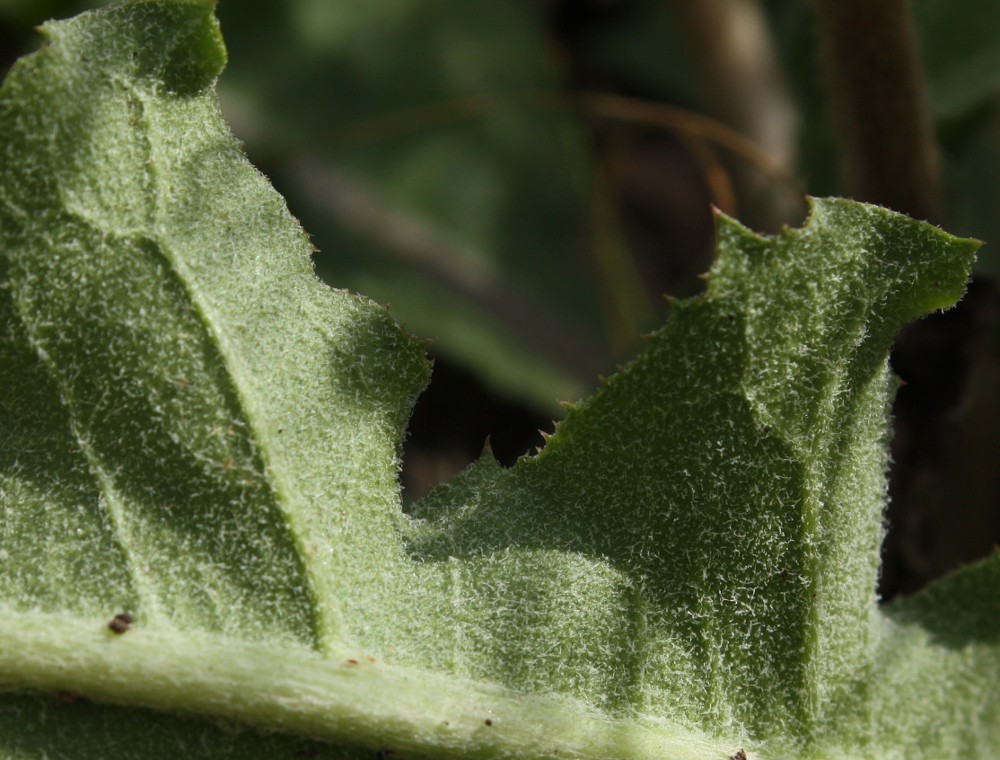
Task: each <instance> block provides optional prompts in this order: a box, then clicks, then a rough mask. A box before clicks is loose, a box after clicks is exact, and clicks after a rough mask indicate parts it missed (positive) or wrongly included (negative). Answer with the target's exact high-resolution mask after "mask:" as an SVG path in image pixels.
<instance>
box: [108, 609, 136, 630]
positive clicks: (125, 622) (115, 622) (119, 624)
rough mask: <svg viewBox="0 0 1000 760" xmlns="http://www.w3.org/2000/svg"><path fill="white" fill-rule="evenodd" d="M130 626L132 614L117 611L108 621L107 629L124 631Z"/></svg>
mask: <svg viewBox="0 0 1000 760" xmlns="http://www.w3.org/2000/svg"><path fill="white" fill-rule="evenodd" d="M131 626H132V616H131V615H130V614H128V613H127V612H119V613H118V614H117V615H115V616H114V617H113V618H111V622H110V623H108V630H109V631H112V632H113V633H117V634H122V633H125V631H127V630H128V629H129V628H130V627H131Z"/></svg>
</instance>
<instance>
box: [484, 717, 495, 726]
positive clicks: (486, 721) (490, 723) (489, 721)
mask: <svg viewBox="0 0 1000 760" xmlns="http://www.w3.org/2000/svg"><path fill="white" fill-rule="evenodd" d="M483 723H485V724H486V725H487V726H492V725H493V721H492V720H490V719H489V718H487V719H486V720H484V721H483Z"/></svg>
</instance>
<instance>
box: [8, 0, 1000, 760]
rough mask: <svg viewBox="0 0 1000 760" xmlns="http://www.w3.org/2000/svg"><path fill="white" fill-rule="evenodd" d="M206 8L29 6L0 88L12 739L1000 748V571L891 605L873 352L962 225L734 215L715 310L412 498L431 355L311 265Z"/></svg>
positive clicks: (363, 750) (167, 745) (160, 749)
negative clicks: (883, 563) (238, 107)
mask: <svg viewBox="0 0 1000 760" xmlns="http://www.w3.org/2000/svg"><path fill="white" fill-rule="evenodd" d="M212 11H213V8H212V4H211V3H209V2H205V1H203V0H173V1H169V0H133V2H129V3H126V4H124V5H120V6H115V7H111V8H108V9H106V10H101V11H96V12H91V13H87V14H84V15H82V16H80V17H78V18H76V19H73V20H70V21H65V22H59V23H50V24H46V25H45V27H44V28H43V32H44V34H45V36H46V37H47V41H48V44H47V45H46V46H45V47H44V48H43V49H42V50H41V51H40V52H38V53H36V54H34V55H32V56H29V57H28V58H26V59H24V60H22V61H20V62H19V63H18V64H17V65H16V66H15V67H14V68H13V70H12V71H11V73H10V75H9V77H8V79H7V81H6V83H5V84H4V86H3V90H2V93H0V136H2V137H0V139H2V144H0V244H2V252H0V369H2V373H3V378H4V392H3V394H2V395H0V753H2V754H3V756H4V757H11V758H24V759H28V758H51V757H66V758H98V757H102V758H103V757H107V756H108V755H113V756H116V757H136V758H140V757H141V758H157V757H163V758H176V757H206V758H215V757H219V758H222V757H240V758H255V757H259V758H282V757H288V758H293V757H317V758H327V757H329V758H373V757H380V758H387V757H399V758H404V757H427V758H480V757H482V758H594V760H600V759H603V758H650V760H652V759H654V758H655V759H656V760H669V759H675V760H683V759H685V758H691V759H694V758H699V759H702V758H703V759H705V760H708V759H710V758H719V759H721V760H724V759H725V758H728V757H730V756H733V755H737V754H738V753H739V752H740V751H743V752H744V753H745V754H746V755H747V756H748V757H750V758H761V759H762V760H763V759H765V758H774V759H775V760H778V759H781V758H803V757H809V758H826V757H829V758H861V757H880V758H892V757H899V758H902V757H906V758H932V757H933V758H943V757H948V758H960V757H970V756H972V755H973V754H974V753H980V754H981V753H984V752H987V751H990V749H991V748H992V749H995V748H996V747H997V746H1000V693H998V692H1000V648H998V643H997V638H998V636H1000V595H998V592H997V588H998V581H1000V560H998V558H997V557H994V558H991V559H987V560H985V561H983V562H981V563H980V564H978V565H975V566H971V567H969V568H966V569H964V570H962V571H960V572H958V573H956V574H954V575H952V576H951V577H949V578H947V579H945V580H944V581H942V582H940V583H938V584H937V585H935V586H933V587H932V588H930V589H928V590H927V591H926V592H924V593H923V594H921V595H919V596H917V597H915V598H912V599H908V600H905V601H901V602H898V603H895V604H892V605H889V606H887V607H884V608H880V607H879V606H878V604H877V599H876V596H875V591H874V589H875V583H876V579H877V575H878V558H879V547H880V544H881V540H882V536H883V524H882V519H883V518H882V514H883V505H884V502H885V498H886V487H885V470H886V467H887V458H886V439H887V435H888V433H887V430H888V425H887V420H888V412H887V410H888V403H889V400H890V398H891V395H892V390H893V380H892V376H891V373H890V371H889V368H888V365H887V354H888V349H889V346H890V344H891V341H892V338H893V335H894V333H895V332H896V331H897V330H898V328H899V327H900V326H901V325H902V324H903V323H905V322H906V321H907V320H910V319H913V318H915V317H918V316H920V315H922V314H924V313H926V312H928V311H931V310H935V309H941V308H946V307H948V306H950V305H952V304H953V303H954V302H955V301H956V300H957V299H958V298H960V297H961V294H962V292H963V289H964V286H965V282H966V279H967V276H968V271H969V267H970V266H971V262H972V258H973V256H974V254H975V249H976V245H977V244H976V243H974V242H972V241H969V240H962V239H958V238H954V237H951V236H949V235H947V234H945V233H943V232H941V231H940V230H938V229H936V228H934V227H931V226H929V225H927V224H923V223H918V222H915V221H912V220H909V219H906V218H905V217H902V216H900V215H898V214H895V213H892V212H889V211H887V210H885V209H881V208H877V207H873V206H866V205H862V204H858V203H853V202H849V201H843V200H816V201H813V202H812V208H811V213H810V216H809V218H808V220H807V221H806V223H805V224H804V225H803V227H802V228H801V229H787V230H785V231H783V232H781V233H780V234H778V235H777V236H774V237H767V238H765V237H760V236H757V235H755V234H753V233H751V232H750V231H748V230H746V229H745V228H743V227H741V226H740V225H739V224H738V223H736V222H735V221H733V220H731V219H729V218H726V217H724V216H719V218H718V221H717V234H718V255H717V260H716V263H715V265H714V266H713V268H712V271H711V273H710V275H709V280H708V284H707V289H706V292H705V293H704V295H702V296H700V297H698V298H695V299H692V300H688V301H681V302H677V303H676V304H675V305H674V308H673V311H672V314H671V317H670V319H669V321H668V323H667V324H666V326H665V327H664V328H663V329H661V330H660V331H659V332H657V333H655V334H653V335H651V336H650V337H649V340H648V344H647V346H646V349H645V350H644V352H643V353H642V354H641V355H640V356H639V357H638V358H637V359H635V360H634V361H633V362H632V363H631V364H629V365H628V366H626V367H625V368H624V369H623V370H621V371H620V372H619V373H618V374H617V375H615V376H614V377H612V378H611V379H610V380H609V381H607V382H606V383H605V384H604V385H603V387H602V388H601V389H600V390H599V392H598V393H597V394H596V395H594V396H593V397H592V398H590V399H588V400H585V401H583V402H580V403H578V404H571V405H568V408H567V414H566V417H565V419H564V420H563V421H562V422H561V423H560V424H559V426H558V428H557V430H556V432H555V433H554V434H553V435H552V436H551V438H549V439H548V441H547V443H546V445H545V446H544V448H543V449H542V450H541V451H540V452H539V453H538V454H537V455H534V456H530V457H525V458H523V459H522V460H521V461H520V462H519V463H518V464H517V465H516V466H514V467H512V468H510V469H503V468H501V467H500V466H499V465H497V464H496V463H495V462H494V461H493V460H492V458H491V457H490V455H489V454H488V453H486V454H484V456H483V457H482V458H481V459H480V460H479V461H478V462H477V463H476V464H474V465H473V466H472V467H471V468H469V469H468V470H467V471H466V472H464V473H463V474H462V475H460V476H459V477H458V478H456V479H455V480H454V481H452V482H451V483H449V484H446V485H445V486H442V487H441V488H439V489H438V490H436V491H435V492H433V493H432V494H431V495H430V496H428V497H427V498H425V499H424V500H423V501H422V502H420V503H419V504H417V506H416V508H415V509H414V510H413V512H412V513H411V514H404V513H403V512H402V510H401V508H400V498H399V486H398V480H397V474H398V469H399V458H400V448H401V441H402V437H403V433H404V430H405V425H406V421H407V417H408V414H409V411H410V408H411V406H412V404H413V401H414V399H415V398H416V395H417V394H418V393H419V392H420V390H421V389H422V388H423V387H424V385H425V384H426V382H427V379H428V374H429V367H428V364H427V362H426V360H425V358H424V356H423V351H422V345H421V344H420V342H418V341H417V340H416V339H414V338H412V337H411V336H409V335H407V334H406V333H405V332H404V331H403V330H402V329H401V328H400V327H399V326H397V325H396V324H395V323H394V322H393V321H392V319H391V318H390V316H389V315H388V314H387V312H386V310H385V309H384V308H383V307H381V306H379V305H377V304H375V303H372V302H370V301H368V300H366V299H364V298H361V297H359V296H356V295H353V294H350V293H347V292H342V291H336V290H331V289H329V288H327V287H326V286H324V285H322V284H321V283H320V282H319V281H318V280H317V278H316V277H315V276H314V274H313V271H312V267H311V263H310V255H311V246H310V243H309V242H308V239H307V238H306V236H305V234H304V233H303V232H302V230H301V229H300V228H299V226H298V224H297V223H296V222H295V220H294V219H293V218H292V217H291V216H290V215H289V213H288V211H287V209H286V207H285V205H284V202H283V201H282V200H281V198H280V197H279V196H278V195H277V194H276V193H275V192H274V191H273V190H272V189H271V187H270V186H269V185H268V183H267V181H266V180H265V179H264V177H262V176H261V175H260V174H259V173H258V172H257V171H256V170H255V169H254V168H253V167H251V166H250V164H249V163H248V162H247V161H246V159H245V158H244V156H243V155H242V152H241V148H240V145H239V143H238V142H237V140H236V139H235V138H234V137H233V136H232V135H231V134H230V132H229V130H228V128H227V127H226V125H225V123H224V122H223V120H222V118H221V116H220V114H219V110H218V106H217V103H216V100H215V95H214V90H213V86H214V82H215V78H216V77H217V76H218V74H219V72H220V71H221V69H222V66H223V65H224V63H225V50H224V47H223V44H222V40H221V37H220V33H219V29H218V26H217V24H216V22H215V19H214V16H213V13H212Z"/></svg>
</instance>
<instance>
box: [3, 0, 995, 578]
mask: <svg viewBox="0 0 1000 760" xmlns="http://www.w3.org/2000/svg"><path fill="white" fill-rule="evenodd" d="M892 1H893V2H896V0H892ZM822 3H823V0H818V5H820V6H821V5H822ZM99 4H100V3H95V2H89V3H88V2H83V1H81V0H0V54H2V60H0V65H2V66H3V67H4V68H5V67H6V66H8V65H9V64H10V63H11V62H13V60H14V59H15V58H16V57H17V56H18V55H21V54H24V53H26V52H29V51H30V50H32V49H33V48H34V47H36V46H37V44H38V43H39V38H38V36H37V34H35V33H34V32H33V31H32V30H33V28H34V27H35V26H36V25H38V24H39V23H41V22H43V21H44V20H46V19H48V18H52V17H66V16H69V15H73V14H75V13H77V12H79V11H81V10H84V9H87V8H89V7H94V6H95V5H99ZM904 5H905V3H904ZM909 9H910V10H912V14H913V19H914V21H915V25H914V29H915V40H916V42H917V46H918V50H919V67H920V68H921V69H922V74H921V81H922V82H924V83H925V85H926V88H925V92H924V93H923V96H924V98H925V103H926V106H927V108H926V110H927V113H928V114H929V119H930V123H931V124H932V127H933V135H934V146H933V148H934V151H935V163H934V169H933V171H934V173H935V175H936V176H935V182H937V183H939V186H940V187H939V188H938V189H937V190H936V192H939V197H940V204H939V205H938V206H937V207H936V208H935V210H934V213H933V214H931V213H927V214H925V215H926V216H930V217H933V218H932V221H935V222H937V223H940V224H942V226H944V227H945V228H946V229H948V230H949V231H950V232H953V233H956V234H963V235H968V236H973V237H978V238H980V239H982V240H985V241H987V242H993V241H998V240H1000V215H998V213H997V210H998V208H1000V205H998V204H1000V107H998V106H1000V3H998V2H996V0H964V1H963V2H962V3H954V2H947V1H946V0H914V2H913V3H912V4H911V5H910V6H909ZM218 15H219V17H220V20H221V23H222V29H223V33H224V35H225V38H226V42H227V45H228V48H229V52H230V63H229V66H228V68H227V69H226V71H225V73H224V74H223V76H222V79H221V81H220V84H219V95H220V101H221V104H222V108H223V111H224V112H225V114H226V116H227V118H228V119H229V121H230V123H231V124H232V126H233V129H234V131H235V132H236V134H237V136H238V137H239V138H240V139H242V140H243V141H244V142H245V144H246V150H247V153H248V155H249V158H250V159H251V161H253V162H254V163H255V164H256V165H257V166H258V167H259V168H260V169H261V170H262V171H263V172H264V173H265V174H267V175H268V176H269V177H270V178H271V180H272V182H273V183H274V185H275V186H276V187H277V189H278V190H279V191H280V192H281V193H282V194H283V195H284V196H285V197H286V198H287V199H288V203H289V206H290V208H291V210H292V212H293V213H294V214H295V215H296V216H298V217H299V219H300V220H301V221H302V223H303V226H304V227H305V229H306V230H308V231H309V233H310V234H311V236H312V239H313V241H314V244H315V245H316V247H317V249H318V252H317V253H316V256H315V262H316V268H317V271H318V272H319V274H320V275H321V276H322V277H323V278H324V279H326V280H327V281H328V282H329V283H330V284H331V285H334V286H336V287H342V288H348V289H350V290H354V291H357V292H360V293H363V294H365V295H368V296H370V297H372V298H375V299H376V300H379V301H382V302H385V303H391V304H392V311H393V314H394V315H395V316H396V318H397V319H398V320H400V321H401V322H403V323H404V324H406V326H407V328H408V329H409V330H410V331H411V332H413V333H415V334H417V335H420V336H424V337H428V338H431V339H432V340H433V342H432V343H431V344H430V345H429V349H428V350H429V353H430V355H431V356H432V357H433V359H434V361H435V371H434V378H433V380H432V383H431V386H430V388H429V389H428V391H427V392H426V393H425V394H424V396H423V398H422V399H421V401H420V402H419V403H418V406H417V409H416V410H415V414H414V418H413V421H412V424H411V431H410V437H409V441H408V444H407V450H406V454H405V467H404V485H405V486H406V498H407V499H408V500H412V499H413V498H417V497H419V496H420V495H421V494H423V493H425V492H426V491H427V490H428V489H429V488H430V487H432V486H433V485H434V484H436V483H438V482H440V481H441V480H443V479H445V478H447V477H450V476H451V475H452V474H454V472H456V471H457V470H458V469H460V468H462V467H464V466H465V465H466V464H467V463H468V462H469V461H471V460H472V459H473V458H474V457H475V456H477V455H478V454H479V452H480V450H481V448H482V446H483V442H484V440H485V439H486V438H487V437H488V438H489V439H490V443H491V446H492V449H493V452H494V455H495V456H497V457H498V459H500V460H501V462H503V463H505V464H510V463H512V462H513V461H514V460H515V459H516V458H517V457H518V456H520V455H523V454H524V453H525V452H526V451H528V450H529V449H530V448H532V447H534V446H537V445H540V444H541V438H540V436H539V434H538V432H537V429H538V428H540V427H541V428H548V427H550V426H551V420H552V419H553V418H557V417H558V416H559V414H560V407H559V406H558V404H557V403H556V400H558V399H567V400H573V399H576V398H579V397H581V396H584V395H587V394H589V393H590V392H592V391H593V390H594V389H595V388H596V386H597V384H598V377H599V375H600V374H601V373H604V374H610V373H611V372H613V371H614V370H615V368H616V366H617V365H619V364H620V363H623V362H625V361H627V360H628V359H630V358H631V357H632V356H634V355H635V354H636V352H637V351H638V350H639V348H640V346H641V340H640V337H639V336H640V335H641V334H642V333H643V332H645V331H649V330H651V329H655V328H656V327H658V326H659V325H661V324H662V323H663V321H664V319H665V318H666V316H667V314H668V311H669V304H668V302H667V300H666V299H665V298H664V297H663V296H664V295H665V294H669V295H670V296H675V297H686V296H690V295H693V294H695V293H697V292H698V291H699V289H700V280H699V278H698V275H699V273H701V272H704V271H706V270H707V269H708V267H709V266H710V264H711V257H712V248H713V239H712V234H713V232H712V230H713V220H712V213H711V207H712V205H713V204H714V205H715V206H716V207H718V208H720V209H721V210H723V211H724V212H726V213H728V214H730V215H733V216H736V217H737V218H739V219H740V220H741V221H743V222H744V223H745V224H748V225H749V226H751V227H753V228H755V229H758V230H761V231H764V232H773V231H775V230H777V229H778V228H779V227H780V226H781V225H783V224H791V225H796V224H799V223H801V221H802V218H803V216H804V213H805V205H804V202H803V200H802V197H803V194H804V193H809V194H813V195H855V196H857V197H860V199H862V200H874V201H882V202H883V203H885V202H887V201H885V200H884V199H880V198H879V197H864V196H865V193H864V192H858V191H857V188H854V187H852V185H851V184H850V178H849V177H848V176H845V175H846V174H847V173H846V172H845V171H844V165H845V157H844V154H843V152H844V148H843V141H842V140H841V138H842V137H843V134H842V133H843V131H844V130H845V126H844V123H843V122H838V121H837V119H836V118H835V117H834V116H833V115H832V111H833V110H834V109H835V107H836V99H835V98H833V97H831V92H830V90H831V88H832V87H833V85H831V84H830V83H831V81H832V80H831V76H830V70H831V66H834V67H835V66H836V65H838V64H837V61H836V60H834V61H832V63H831V60H830V59H829V56H828V57H827V58H826V59H825V58H824V51H825V50H827V49H828V45H827V43H826V42H825V41H824V39H823V34H824V32H823V24H822V21H821V18H820V16H821V13H819V14H818V13H817V3H807V2H802V0H509V1H508V2H499V3H490V2H475V1H473V2H470V0H421V2H414V1H413V0H366V2H333V1H332V0H281V1H280V2H278V1H277V0H222V2H220V3H219V6H218ZM882 31H883V30H880V29H878V28H869V29H865V28H864V26H863V24H862V25H860V26H859V28H858V30H857V34H858V35H859V49H860V48H861V47H862V46H863V45H862V42H863V39H865V38H869V37H870V38H872V39H874V40H875V41H876V44H878V39H879V35H880V34H881V33H882ZM846 129H847V130H848V131H850V129H851V127H850V126H849V125H848V126H847V127H846ZM900 129H901V131H902V132H905V131H906V125H900ZM838 133H841V134H838ZM892 142H893V140H891V139H890V140H888V141H887V150H888V149H889V148H890V147H891V145H889V143H892ZM901 181H902V180H901ZM869 195H871V194H870V193H869ZM876 195H877V194H876ZM890 205H891V204H890ZM900 210H908V211H911V213H912V209H905V208H901V209H900ZM918 215H919V214H918ZM998 256H1000V254H997V253H996V250H995V247H991V246H987V247H985V248H984V249H983V252H982V255H981V258H980V260H979V263H978V265H977V266H978V269H977V278H976V281H975V282H974V283H973V287H972V289H971V291H970V295H969V297H967V298H966V300H965V301H964V302H963V304H962V306H961V307H960V308H958V309H956V310H953V311H952V312H948V313H947V314H944V315H941V316H940V317H935V318H929V319H926V320H924V321H922V322H921V323H919V324H918V325H917V326H916V327H913V328H910V329H909V330H908V331H906V332H905V333H904V334H903V335H902V336H901V338H900V344H899V347H898V348H897V351H896V354H895V355H894V359H893V361H894V366H895V368H896V370H897V372H899V373H900V375H901V376H902V377H903V379H904V381H905V382H906V385H904V387H903V389H902V391H901V393H900V396H899V399H898V400H897V404H896V408H895V414H896V419H897V424H896V437H895V442H894V452H893V453H894V459H895V467H894V472H893V479H892V490H893V500H892V507H891V512H890V517H889V519H890V523H891V524H892V526H893V528H894V530H893V532H892V533H891V534H890V540H889V542H888V544H887V550H886V564H885V572H884V578H883V592H884V593H885V594H886V595H887V596H891V595H893V594H895V593H897V592H900V591H903V592H907V591H912V590H913V589H915V588H917V587H919V586H920V585H922V584H923V583H924V582H926V581H927V580H928V579H930V578H932V577H935V576H937V575H939V574H941V573H942V572H944V571H946V570H948V569H950V568H952V567H954V566H956V565H957V564H960V563H962V562H964V561H968V560H970V559H974V558H975V557H977V556H982V555H983V554H985V553H987V552H989V551H991V550H993V547H994V545H995V544H996V543H998V542H1000V510H998V509H997V504H998V496H1000V474H998V473H1000V468H997V467H996V466H995V462H996V458H997V454H998V451H1000V447H998V445H997V440H996V438H997V436H996V432H995V431H996V430H997V425H998V423H1000V392H998V391H1000V342H998V330H997V312H998V309H997V305H998V302H1000V301H998V298H997V296H996V291H995V288H994V285H993V278H994V276H996V275H997V274H998V273H1000V258H998Z"/></svg>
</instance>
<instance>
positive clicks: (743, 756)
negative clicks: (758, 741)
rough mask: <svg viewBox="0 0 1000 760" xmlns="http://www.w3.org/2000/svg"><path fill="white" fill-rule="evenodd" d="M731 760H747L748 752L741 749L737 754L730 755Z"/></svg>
mask: <svg viewBox="0 0 1000 760" xmlns="http://www.w3.org/2000/svg"><path fill="white" fill-rule="evenodd" d="M729 760H747V753H746V752H744V751H743V750H740V751H739V752H737V753H736V754H735V755H730V756H729Z"/></svg>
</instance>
